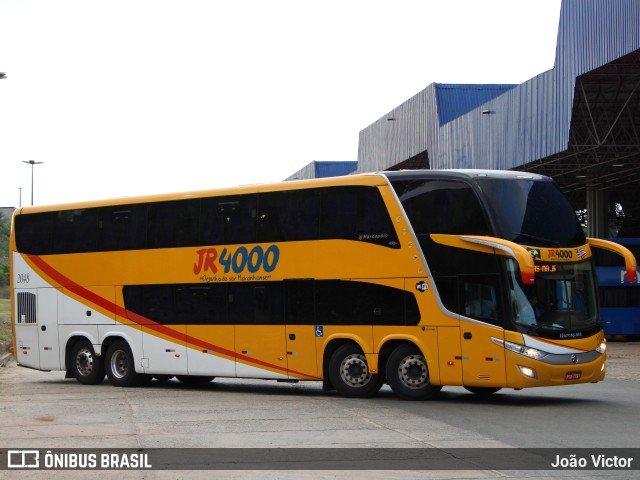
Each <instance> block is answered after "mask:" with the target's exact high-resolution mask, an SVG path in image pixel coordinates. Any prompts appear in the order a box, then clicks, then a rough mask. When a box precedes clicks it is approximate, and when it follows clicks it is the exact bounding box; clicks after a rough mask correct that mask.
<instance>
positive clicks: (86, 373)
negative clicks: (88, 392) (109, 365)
mask: <svg viewBox="0 0 640 480" xmlns="http://www.w3.org/2000/svg"><path fill="white" fill-rule="evenodd" d="M71 373H73V376H74V377H75V378H76V380H78V382H79V383H82V384H83V385H97V384H98V383H100V382H102V380H103V379H104V365H103V363H102V357H97V356H96V352H95V350H94V349H93V345H91V342H89V341H88V340H80V341H78V342H76V344H75V345H74V346H73V350H72V352H71Z"/></svg>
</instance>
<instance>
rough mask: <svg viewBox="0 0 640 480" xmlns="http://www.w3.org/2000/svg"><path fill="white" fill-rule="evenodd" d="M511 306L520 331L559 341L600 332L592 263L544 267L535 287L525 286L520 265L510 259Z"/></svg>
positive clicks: (508, 270) (508, 264) (537, 276)
mask: <svg viewBox="0 0 640 480" xmlns="http://www.w3.org/2000/svg"><path fill="white" fill-rule="evenodd" d="M506 262H507V272H508V277H509V284H510V285H509V286H510V297H511V299H510V305H511V310H512V316H513V317H512V318H513V322H514V324H515V325H516V327H517V330H519V331H522V332H524V333H530V334H534V335H536V336H540V337H545V338H556V339H570V338H581V337H583V336H585V337H586V336H588V335H592V334H593V333H594V331H597V330H599V329H600V328H601V327H600V324H599V323H598V305H597V300H596V296H597V293H596V288H595V276H594V274H593V267H592V263H591V262H589V261H587V262H582V263H557V264H542V265H540V272H538V273H536V282H535V285H524V284H523V283H522V280H521V277H520V273H519V272H518V264H517V262H516V261H515V260H514V259H511V258H510V259H507V260H506Z"/></svg>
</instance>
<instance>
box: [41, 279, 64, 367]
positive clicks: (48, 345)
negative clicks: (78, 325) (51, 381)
mask: <svg viewBox="0 0 640 480" xmlns="http://www.w3.org/2000/svg"><path fill="white" fill-rule="evenodd" d="M58 294H59V292H58V289H57V288H39V289H38V310H37V311H38V313H37V315H38V337H39V338H38V343H39V345H40V369H42V370H60V343H59V339H58Z"/></svg>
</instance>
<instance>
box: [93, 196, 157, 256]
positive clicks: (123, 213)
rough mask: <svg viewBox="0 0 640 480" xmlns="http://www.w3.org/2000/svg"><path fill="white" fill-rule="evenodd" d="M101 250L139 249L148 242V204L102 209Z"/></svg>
mask: <svg viewBox="0 0 640 480" xmlns="http://www.w3.org/2000/svg"><path fill="white" fill-rule="evenodd" d="M99 226H100V250H106V251H109V250H137V249H140V248H144V246H145V243H146V237H147V235H146V227H147V206H146V205H145V204H141V205H121V206H117V207H104V208H101V209H100V224H99Z"/></svg>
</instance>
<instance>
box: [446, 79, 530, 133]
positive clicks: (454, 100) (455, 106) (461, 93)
mask: <svg viewBox="0 0 640 480" xmlns="http://www.w3.org/2000/svg"><path fill="white" fill-rule="evenodd" d="M516 86H517V85H459V84H447V83H436V101H437V104H438V120H439V123H440V126H442V125H444V124H445V123H448V122H450V121H451V120H453V119H454V118H457V117H459V116H460V115H464V114H465V113H467V112H469V111H470V110H473V109H474V108H476V107H477V106H479V105H482V104H483V103H486V102H488V101H489V100H493V99H494V98H496V97H497V96H499V95H502V94H503V93H504V92H506V91H507V90H511V89H512V88H513V87H516Z"/></svg>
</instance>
